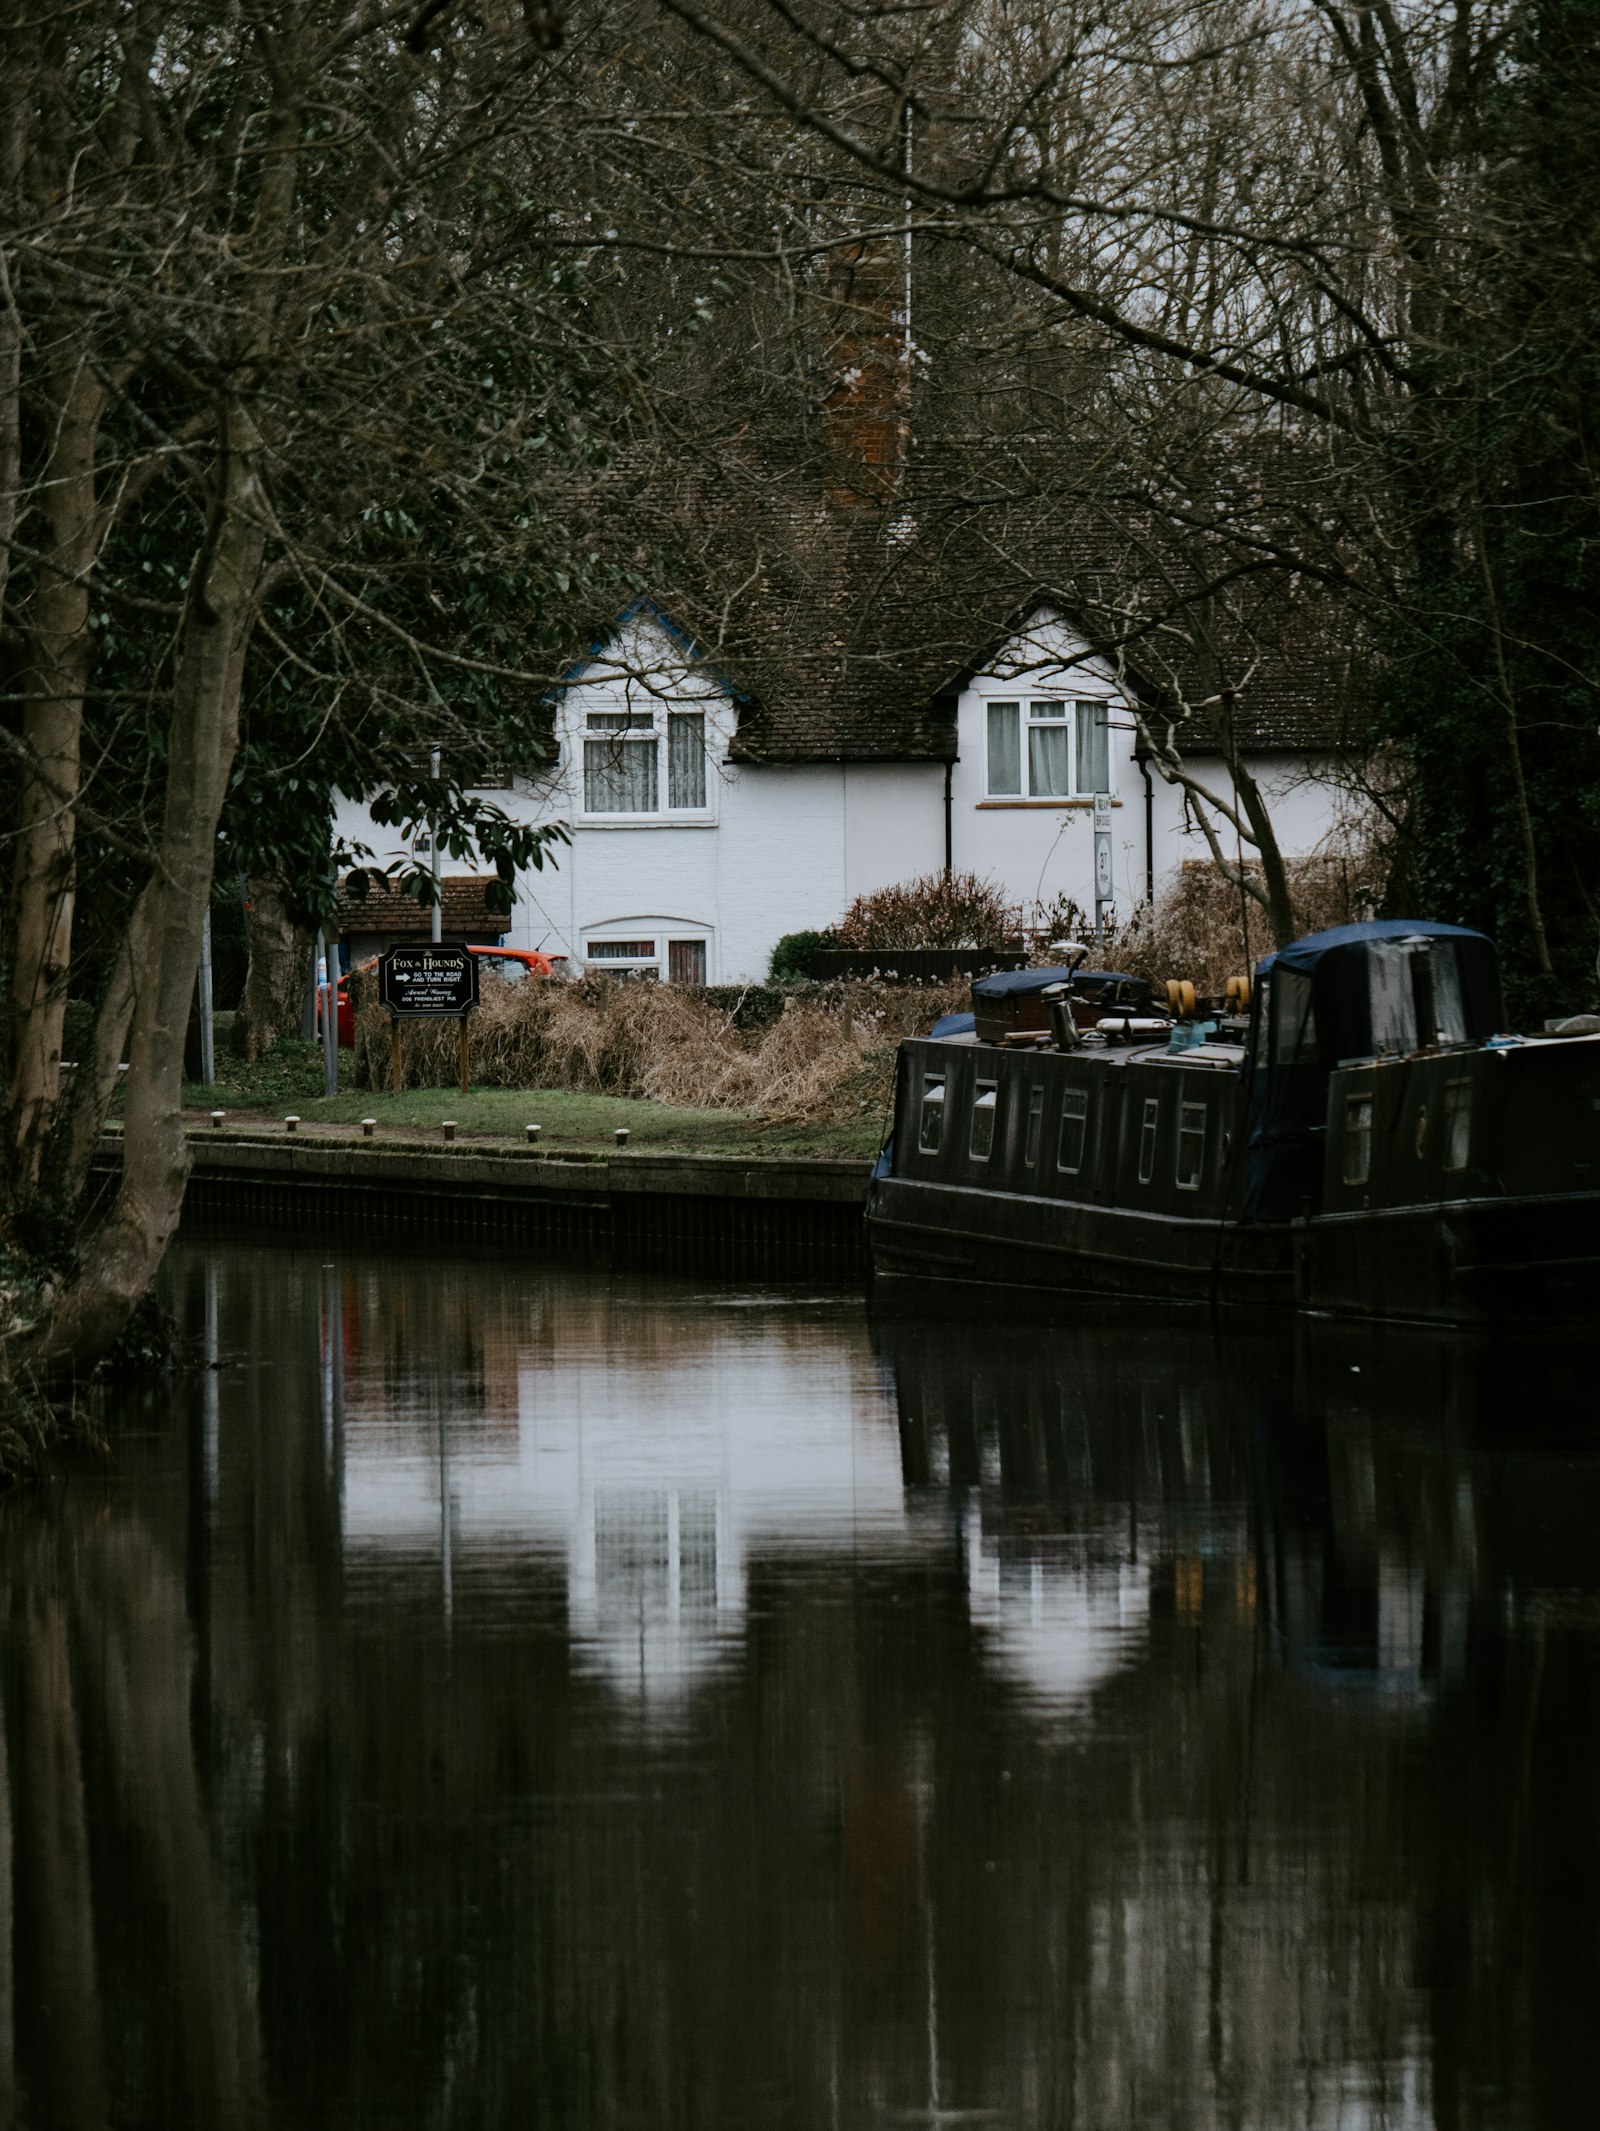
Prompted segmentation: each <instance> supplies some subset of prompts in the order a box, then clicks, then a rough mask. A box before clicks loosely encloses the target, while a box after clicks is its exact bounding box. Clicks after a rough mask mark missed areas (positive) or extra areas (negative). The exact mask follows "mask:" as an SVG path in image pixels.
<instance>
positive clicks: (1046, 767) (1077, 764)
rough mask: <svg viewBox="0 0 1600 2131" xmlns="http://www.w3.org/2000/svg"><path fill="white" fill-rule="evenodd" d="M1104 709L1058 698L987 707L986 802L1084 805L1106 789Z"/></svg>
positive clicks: (1106, 706) (1106, 718) (1107, 712)
mask: <svg viewBox="0 0 1600 2131" xmlns="http://www.w3.org/2000/svg"><path fill="white" fill-rule="evenodd" d="M1110 710H1111V706H1110V704H1108V703H1104V702H1099V701H1093V702H1091V701H1087V700H1085V701H1082V702H1074V703H1069V702H1066V701H1064V700H1063V699H1061V698H1060V697H1050V698H1041V699H1035V700H1033V701H1029V702H1023V701H1020V700H1019V701H1017V702H1012V703H990V704H988V705H987V706H986V733H985V739H986V753H987V760H986V765H985V790H986V792H987V794H988V796H989V798H991V799H1086V798H1092V797H1093V796H1094V794H1095V793H1096V792H1109V791H1110V789H1111V746H1110V738H1109V733H1110Z"/></svg>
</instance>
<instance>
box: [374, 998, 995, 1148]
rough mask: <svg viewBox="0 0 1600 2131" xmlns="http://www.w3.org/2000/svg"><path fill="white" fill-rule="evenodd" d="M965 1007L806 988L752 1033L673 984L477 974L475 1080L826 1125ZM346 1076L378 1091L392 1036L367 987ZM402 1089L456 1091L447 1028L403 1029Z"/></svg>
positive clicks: (452, 1033)
mask: <svg viewBox="0 0 1600 2131" xmlns="http://www.w3.org/2000/svg"><path fill="white" fill-rule="evenodd" d="M968 1003H969V999H968V987H967V986H966V985H965V984H959V985H951V986H928V985H905V986H899V985H896V986H890V985H875V984H837V985H829V986H826V987H822V986H815V985H813V986H807V987H805V988H804V990H803V991H797V992H795V993H794V994H791V995H790V996H788V997H786V998H785V999H784V1001H783V1006H782V1011H781V1012H780V1013H779V1014H778V1015H777V1016H776V1018H775V1019H772V1020H770V1021H769V1022H768V1023H767V1024H766V1025H765V1026H764V1027H761V1028H759V1029H753V1030H741V1029H739V1028H738V1027H737V1026H736V1025H735V1013H734V1012H733V1011H729V1010H728V1009H726V1008H724V1007H722V1006H721V1005H719V1004H718V1003H716V1002H715V1001H714V1000H712V999H710V998H708V997H707V996H706V995H705V994H704V993H703V992H699V991H693V990H689V989H687V988H685V987H681V986H677V985H662V984H641V983H634V982H626V981H623V982H619V981H617V980H616V979H614V978H607V977H601V978H592V979H585V980H583V981H581V982H578V983H563V982H560V981H559V980H552V981H548V982H538V981H529V982H525V983H521V984H510V983H507V982H505V981H504V980H503V979H501V978H499V977H496V976H492V975H488V974H486V975H485V976H484V978H483V990H482V1003H481V1004H480V1006H479V1007H478V1010H477V1012H476V1013H475V1014H474V1015H473V1017H472V1051H471V1073H472V1079H473V1083H474V1085H476V1086H478V1087H491V1088H570V1089H573V1090H575V1091H577V1092H580V1093H590V1094H606V1095H626V1096H633V1097H638V1098H642V1099H643V1100H645V1101H648V1102H659V1103H668V1104H671V1105H673V1106H675V1107H678V1108H683V1109H695V1110H739V1111H743V1112H745V1113H747V1114H748V1115H750V1116H754V1117H759V1118H762V1119H764V1120H766V1121H767V1122H769V1123H772V1124H824V1123H826V1124H838V1123H847V1122H850V1121H852V1120H856V1119H859V1118H860V1117H861V1116H862V1115H863V1114H866V1115H872V1114H875V1113H877V1112H878V1111H880V1110H882V1109H883V1108H885V1107H886V1106H887V1103H888V1101H889V1099H890V1096H891V1094H892V1092H893V1087H894V1058H895V1050H896V1047H897V1046H898V1044H899V1042H900V1039H901V1037H902V1036H906V1035H910V1034H912V1033H913V1032H915V1031H916V1030H919V1029H925V1028H927V1027H928V1026H929V1025H930V1023H931V1022H932V1021H933V1019H934V1017H935V1016H936V1015H938V1014H941V1013H947V1012H950V1011H951V1010H952V1009H953V1008H960V1007H964V1006H966V1005H967V1004H968ZM355 1039H356V1055H355V1067H356V1072H355V1078H356V1082H357V1085H359V1086H364V1087H373V1088H379V1087H387V1086H388V1084H389V1073H390V1030H389V1018H388V1016H387V1014H385V1013H384V1012H383V1010H382V1009H381V1008H380V1007H379V1006H378V1004H377V1002H376V998H375V997H374V996H373V995H372V987H371V985H370V984H363V985H361V986H360V987H359V991H358V996H357V1000H356V1029H355ZM403 1041H404V1067H405V1078H406V1085H407V1086H408V1087H433V1088H443V1087H452V1086H454V1085H455V1080H456V1074H457V1071H458V1054H457V1033H456V1027H455V1024H454V1022H447V1021H439V1022H428V1021H414V1022H410V1023H407V1024H406V1026H405V1031H404V1038H403Z"/></svg>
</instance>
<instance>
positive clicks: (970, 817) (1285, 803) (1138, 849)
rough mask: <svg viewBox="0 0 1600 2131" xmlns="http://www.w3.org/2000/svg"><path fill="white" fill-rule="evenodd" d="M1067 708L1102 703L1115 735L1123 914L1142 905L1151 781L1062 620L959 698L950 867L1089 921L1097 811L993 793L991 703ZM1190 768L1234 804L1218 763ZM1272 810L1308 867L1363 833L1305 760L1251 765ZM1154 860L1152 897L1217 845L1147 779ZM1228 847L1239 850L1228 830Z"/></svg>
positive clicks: (1322, 767)
mask: <svg viewBox="0 0 1600 2131" xmlns="http://www.w3.org/2000/svg"><path fill="white" fill-rule="evenodd" d="M1041 699H1059V700H1061V701H1063V702H1065V703H1068V704H1076V703H1078V702H1080V701H1103V702H1104V703H1105V704H1106V705H1107V714H1108V719H1109V725H1110V745H1109V755H1110V786H1111V797H1112V861H1113V874H1114V879H1115V884H1116V901H1117V910H1118V914H1119V915H1120V916H1126V915H1127V914H1128V913H1129V912H1131V911H1132V910H1133V908H1134V906H1135V905H1136V904H1138V903H1141V902H1143V901H1144V899H1145V893H1146V882H1147V844H1146V835H1147V831H1146V808H1145V779H1144V774H1143V772H1142V771H1141V769H1140V766H1139V764H1138V762H1137V760H1136V759H1135V753H1134V750H1135V742H1136V739H1137V734H1136V732H1135V730H1134V723H1133V719H1132V716H1131V715H1130V713H1129V711H1128V708H1127V704H1126V700H1125V698H1124V697H1123V696H1122V694H1121V693H1120V691H1119V689H1118V687H1117V682H1116V678H1115V675H1114V673H1113V671H1112V668H1111V666H1110V664H1109V663H1108V662H1107V661H1106V660H1103V659H1097V658H1092V657H1091V656H1090V655H1089V651H1088V647H1087V645H1086V644H1085V643H1084V641H1083V639H1082V638H1081V637H1079V636H1078V635H1076V634H1075V632H1074V631H1073V630H1072V629H1071V628H1070V627H1069V626H1068V625H1067V624H1066V623H1065V622H1063V621H1062V620H1061V619H1060V618H1059V617H1058V616H1056V615H1054V614H1052V613H1050V612H1049V611H1048V610H1041V612H1040V613H1039V614H1037V615H1036V616H1035V617H1034V618H1033V620H1032V621H1031V622H1030V623H1029V624H1028V625H1027V627H1026V629H1024V630H1023V631H1021V632H1019V634H1018V635H1017V636H1015V637H1013V638H1012V639H1011V641H1010V642H1009V643H1008V644H1006V645H1005V646H1004V648H1003V649H1002V650H1001V651H1000V652H999V653H998V654H997V655H996V656H995V658H994V659H993V661H992V662H991V665H990V668H989V670H988V671H987V672H985V673H982V674H980V675H978V676H977V677H976V678H975V679H974V680H973V681H972V682H971V684H970V685H969V686H968V687H967V688H966V689H964V690H963V691H962V694H961V697H960V700H959V703H958V706H957V717H956V729H957V746H958V748H959V751H960V758H959V760H958V761H957V763H956V765H955V770H954V776H953V794H954V806H955V823H954V862H955V865H956V867H957V869H958V870H960V871H962V872H972V873H977V874H979V875H981V876H982V877H984V878H987V879H993V880H995V881H997V882H999V883H1000V885H1001V886H1002V887H1003V889H1004V890H1005V893H1006V895H1007V897H1008V899H1009V900H1011V901H1013V902H1016V903H1019V904H1021V905H1022V906H1023V907H1024V909H1025V910H1030V911H1031V909H1032V908H1033V906H1034V905H1035V904H1038V903H1045V904H1048V903H1050V902H1051V901H1052V899H1053V898H1055V897H1057V896H1061V895H1065V896H1070V897H1071V898H1072V899H1073V900H1074V901H1075V902H1076V903H1077V904H1078V906H1079V908H1080V909H1082V910H1083V911H1085V912H1086V913H1089V914H1092V912H1093V909H1094V823H1093V813H1094V802H1093V798H1092V797H1091V796H1089V795H1087V794H1085V795H1084V796H1081V797H1075V798H1072V799H1068V800H1064V801H1063V800H1060V799H1034V798H1030V797H1027V796H1023V797H1021V798H995V797H994V796H992V795H991V793H990V791H989V789H988V777H987V752H988V736H987V726H988V710H989V706H990V704H991V703H995V702H1013V701H1023V702H1026V701H1034V700H1041ZM1191 767H1192V768H1193V769H1195V770H1196V771H1197V773H1198V774H1199V775H1200V776H1201V777H1202V779H1203V780H1204V781H1205V783H1206V784H1207V786H1208V788H1209V789H1211V790H1213V791H1215V792H1217V793H1218V795H1219V796H1221V797H1224V798H1231V796H1232V795H1231V788H1230V786H1229V782H1228V779H1227V774H1226V772H1225V770H1224V769H1223V766H1222V764H1221V762H1220V761H1216V760H1214V759H1211V760H1201V759H1200V758H1196V760H1195V761H1194V762H1193V763H1192V764H1191ZM1250 769H1251V771H1252V774H1253V775H1255V776H1256V777H1257V778H1258V779H1259V780H1260V782H1261V784H1262V787H1263V790H1264V791H1265V793H1266V795H1267V797H1268V801H1269V804H1270V807H1271V812H1272V819H1273V824H1274V826H1275V828H1276V830H1277V834H1278V838H1279V842H1280V844H1281V846H1282V848H1283V851H1284V854H1285V856H1286V857H1290V858H1301V857H1308V856H1310V855H1311V854H1312V853H1314V852H1317V851H1320V850H1323V849H1325V848H1326V847H1327V846H1328V845H1329V843H1330V842H1331V841H1333V840H1336V839H1338V838H1339V837H1340V836H1342V835H1344V834H1347V833H1351V832H1352V831H1353V830H1354V829H1355V828H1356V827H1357V826H1358V823H1359V815H1360V809H1359V806H1358V805H1357V803H1356V802H1355V801H1354V800H1353V798H1352V797H1351V795H1350V794H1349V793H1348V792H1347V791H1346V790H1345V789H1343V788H1342V786H1341V784H1340V782H1339V780H1338V778H1337V775H1336V773H1335V768H1334V765H1333V764H1332V763H1331V762H1330V761H1327V760H1317V759H1312V758H1307V757H1305V756H1299V755H1261V756H1258V757H1254V758H1251V759H1250ZM1151 787H1152V798H1151V804H1150V809H1149V813H1150V827H1149V832H1148V833H1149V846H1148V849H1149V859H1150V864H1151V868H1152V870H1153V872H1154V876H1155V886H1156V893H1157V894H1158V895H1159V894H1160V892H1161V890H1162V888H1163V886H1164V885H1165V884H1166V883H1167V882H1168V881H1170V880H1171V879H1172V878H1173V877H1174V875H1175V874H1176V872H1177V870H1178V868H1179V867H1180V866H1182V865H1183V864H1184V863H1185V862H1186V861H1189V860H1193V859H1204V858H1206V857H1207V856H1208V855H1209V847H1208V845H1207V843H1206V840H1205V837H1204V835H1203V834H1202V832H1201V830H1200V827H1199V825H1198V822H1197V820H1196V818H1195V812H1194V803H1193V802H1191V803H1190V805H1189V806H1187V807H1186V806H1185V802H1184V797H1183V794H1182V793H1181V792H1180V791H1179V790H1178V789H1177V788H1176V787H1175V786H1172V785H1168V784H1164V783H1163V782H1162V780H1161V779H1160V777H1158V776H1156V775H1155V774H1154V773H1153V772H1152V774H1151ZM1224 844H1225V847H1226V848H1228V849H1229V850H1231V849H1232V847H1233V840H1232V834H1231V831H1230V832H1229V833H1228V835H1227V836H1226V837H1225V838H1224Z"/></svg>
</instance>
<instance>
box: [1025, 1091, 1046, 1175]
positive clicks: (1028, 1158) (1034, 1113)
mask: <svg viewBox="0 0 1600 2131" xmlns="http://www.w3.org/2000/svg"><path fill="white" fill-rule="evenodd" d="M1043 1129H1044V1090H1043V1088H1030V1089H1029V1090H1028V1136H1027V1138H1026V1139H1025V1140H1024V1142H1023V1147H1022V1162H1023V1167H1024V1168H1026V1169H1031V1168H1032V1167H1033V1165H1034V1163H1035V1162H1036V1161H1037V1160H1038V1159H1039V1135H1040V1133H1041V1132H1042V1131H1043Z"/></svg>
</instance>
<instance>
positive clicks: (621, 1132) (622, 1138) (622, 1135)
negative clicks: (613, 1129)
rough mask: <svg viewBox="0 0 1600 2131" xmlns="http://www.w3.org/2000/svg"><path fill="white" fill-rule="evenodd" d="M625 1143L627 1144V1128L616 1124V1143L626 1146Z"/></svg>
mask: <svg viewBox="0 0 1600 2131" xmlns="http://www.w3.org/2000/svg"><path fill="white" fill-rule="evenodd" d="M627 1144H628V1128H627V1126H626V1125H618V1127H617V1145H618V1146H619V1147H626V1146H627Z"/></svg>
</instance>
